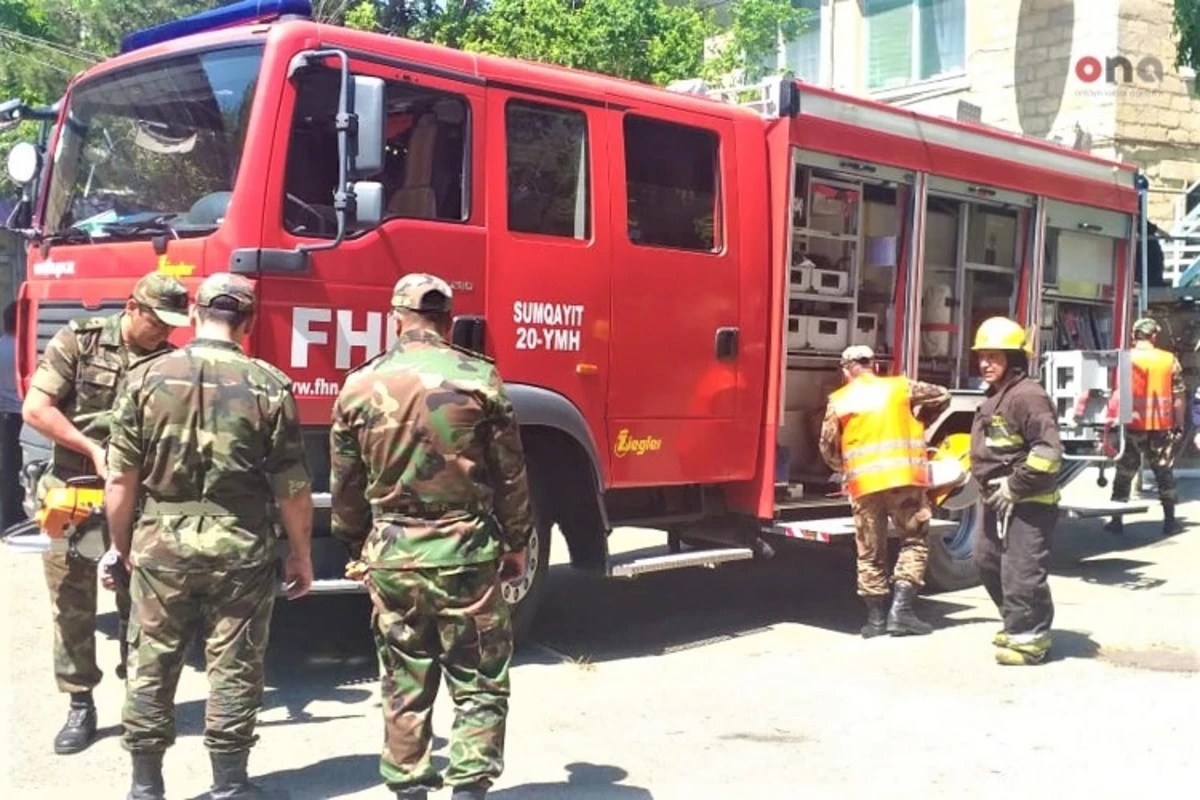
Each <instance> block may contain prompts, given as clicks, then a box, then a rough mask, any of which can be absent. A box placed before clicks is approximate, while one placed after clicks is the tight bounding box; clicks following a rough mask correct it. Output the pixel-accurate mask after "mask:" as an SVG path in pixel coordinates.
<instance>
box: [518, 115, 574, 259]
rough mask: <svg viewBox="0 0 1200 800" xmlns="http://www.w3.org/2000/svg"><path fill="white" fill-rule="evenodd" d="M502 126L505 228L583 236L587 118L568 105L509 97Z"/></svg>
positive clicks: (566, 235) (524, 231)
mask: <svg viewBox="0 0 1200 800" xmlns="http://www.w3.org/2000/svg"><path fill="white" fill-rule="evenodd" d="M504 124H505V139H506V141H507V150H508V160H507V172H508V229H509V230H510V231H516V232H520V233H540V234H545V235H547V236H563V237H567V238H571V239H588V238H589V237H590V236H591V233H592V226H591V208H590V202H589V200H590V198H589V184H588V159H589V153H588V135H587V116H586V115H585V114H584V113H583V112H581V111H578V110H576V109H573V108H564V107H562V106H552V105H545V104H542V103H530V102H527V101H524V100H510V101H509V102H508V105H506V106H505V109H504Z"/></svg>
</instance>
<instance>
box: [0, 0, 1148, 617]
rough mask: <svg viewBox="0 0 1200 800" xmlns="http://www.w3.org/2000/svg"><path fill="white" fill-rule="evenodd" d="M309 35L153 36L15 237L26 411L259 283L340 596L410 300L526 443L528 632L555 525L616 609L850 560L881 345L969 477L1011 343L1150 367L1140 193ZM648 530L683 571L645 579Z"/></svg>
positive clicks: (1019, 147) (850, 106)
mask: <svg viewBox="0 0 1200 800" xmlns="http://www.w3.org/2000/svg"><path fill="white" fill-rule="evenodd" d="M307 5H308V4H307V2H305V1H304V0H276V1H275V2H248V3H237V4H234V5H233V6H227V7H225V8H223V9H218V10H217V11H214V12H206V13H205V14H202V15H197V16H196V17H192V18H189V19H188V20H181V21H179V22H178V23H171V25H168V26H161V27H160V28H156V29H151V30H149V31H142V32H139V33H138V34H133V35H131V36H130V37H127V39H126V42H125V46H124V47H123V52H122V54H120V55H118V56H117V57H115V58H112V59H110V60H108V61H105V62H103V63H102V64H100V65H97V66H96V67H93V68H92V69H90V70H89V71H88V72H86V73H84V74H82V75H80V76H78V77H77V78H76V79H75V80H73V81H72V83H71V86H70V88H69V90H68V92H67V94H66V96H65V97H64V98H63V101H62V103H61V112H60V115H59V119H58V123H57V125H56V126H55V128H54V130H53V133H52V135H51V137H50V140H49V143H48V147H47V148H46V149H45V151H44V152H42V151H37V150H36V148H35V150H34V151H33V152H32V153H31V152H30V151H23V152H24V153H25V155H24V156H23V157H24V158H26V159H33V160H34V161H36V162H37V166H38V168H39V169H38V170H37V171H38V173H39V177H38V178H37V179H36V180H34V181H31V184H30V185H31V186H33V187H35V188H36V191H31V192H29V193H28V199H29V202H28V203H27V204H26V206H25V211H26V213H25V215H24V218H22V217H21V214H18V215H16V217H15V223H14V224H15V227H18V228H21V229H23V230H25V231H26V233H27V235H28V236H29V237H30V239H31V241H32V244H31V247H30V255H29V260H28V261H29V266H28V279H27V281H26V282H25V283H24V285H23V286H22V289H21V295H20V312H19V331H20V347H19V351H20V353H19V358H18V361H19V363H18V371H19V373H20V377H21V380H22V382H23V385H24V386H26V387H27V385H28V380H29V376H30V375H31V373H32V371H33V368H34V366H35V363H36V360H37V358H38V357H39V355H40V353H41V351H42V349H43V348H44V346H45V344H46V342H47V341H48V340H49V338H50V337H51V336H52V335H53V334H54V333H55V331H56V330H57V329H58V327H59V326H61V325H62V324H64V323H66V322H67V321H68V320H70V319H72V318H74V317H77V316H80V315H84V314H93V313H97V312H101V311H105V310H113V309H119V308H120V307H121V305H122V304H123V302H124V300H125V298H126V296H127V294H128V291H129V288H130V287H131V286H132V284H133V282H134V281H135V280H136V279H137V278H138V277H140V276H141V275H142V274H144V273H145V272H147V271H149V270H154V269H157V270H161V271H164V272H170V273H171V274H174V275H176V276H178V277H180V278H181V279H182V280H183V281H184V282H185V283H186V284H188V285H189V287H191V288H194V287H195V285H196V284H197V283H198V282H199V281H200V280H201V279H202V278H203V277H204V276H205V275H207V274H211V273H213V272H218V271H223V270H230V271H233V272H237V273H241V274H243V275H246V276H247V277H249V278H251V279H253V280H254V281H255V282H256V283H257V291H258V293H259V296H260V298H261V308H260V310H259V313H258V315H257V323H256V328H255V330H254V332H253V334H252V336H251V338H250V339H249V340H248V342H247V343H246V347H247V350H248V351H249V352H251V353H252V354H253V355H255V356H257V357H260V358H265V359H267V360H268V361H271V362H273V363H274V364H276V365H278V366H279V367H280V368H282V369H283V370H284V371H286V372H287V373H288V374H289V375H290V376H291V377H292V379H293V381H294V385H293V388H294V392H295V395H296V397H297V401H298V404H299V407H300V413H301V416H302V419H303V422H304V425H305V433H304V436H305V443H306V446H307V450H308V452H309V454H310V457H311V466H312V469H313V475H314V480H315V490H316V491H317V492H318V493H319V494H318V498H319V505H322V506H324V509H323V510H322V511H321V512H319V513H321V514H322V515H323V519H324V522H325V524H324V525H323V526H322V525H321V524H320V521H319V524H318V531H319V534H318V541H317V548H316V557H317V561H318V563H317V572H318V578H319V579H320V580H319V582H318V585H317V587H316V588H317V589H318V590H325V591H350V590H355V589H357V588H358V585H357V584H355V583H353V582H350V581H346V580H344V579H343V578H342V570H343V567H344V563H345V559H346V553H345V550H344V549H343V548H342V547H341V546H340V545H339V544H338V543H337V542H336V540H334V539H332V538H331V537H329V536H328V535H322V533H324V534H327V530H328V524H327V523H328V464H329V457H328V423H329V412H330V408H331V404H332V402H333V399H334V397H335V396H336V395H337V392H338V390H339V387H340V385H341V380H342V377H343V376H344V375H345V373H346V371H347V370H348V369H350V368H352V367H353V366H355V365H357V364H359V363H361V362H362V361H364V360H365V359H367V358H370V357H372V356H373V355H375V354H377V353H378V352H380V351H381V349H383V348H385V347H387V346H388V344H389V343H390V341H391V339H392V337H393V336H394V332H393V331H392V329H391V327H392V322H391V320H390V319H389V317H388V314H387V309H388V299H389V290H390V287H391V286H392V284H393V283H394V282H395V280H396V279H397V278H398V277H399V276H400V275H402V274H404V273H407V272H411V271H429V272H434V273H437V274H439V275H440V276H442V277H444V278H445V279H446V280H447V281H449V282H450V283H451V285H452V287H453V289H454V291H455V311H454V313H455V320H454V328H453V338H454V340H455V341H456V342H457V343H459V344H460V345H463V346H466V347H469V348H472V349H474V350H477V351H479V352H481V353H483V354H485V355H487V356H488V357H490V358H493V359H495V361H496V363H497V365H498V367H499V369H500V371H501V374H502V375H503V376H504V378H505V380H506V386H507V391H508V393H509V396H510V397H511V399H512V401H513V403H514V405H515V407H516V409H517V413H518V416H519V419H520V422H521V426H522V434H523V440H524V443H525V447H526V451H527V458H528V469H529V477H530V481H531V487H532V493H533V499H534V504H535V516H536V520H537V534H538V536H537V539H536V541H535V543H534V545H533V547H532V552H531V558H530V560H529V564H530V568H529V571H528V573H527V574H526V576H524V577H523V578H522V579H520V580H519V581H515V582H512V583H510V584H507V585H506V587H505V590H506V596H507V597H509V599H510V601H511V602H513V603H515V604H517V611H518V616H519V619H520V627H521V629H522V630H523V629H524V628H525V627H527V625H528V624H529V620H530V619H531V618H532V614H533V611H534V609H535V608H536V605H537V602H538V599H539V596H540V594H541V592H542V589H543V587H544V577H545V573H546V571H547V567H548V558H549V547H550V539H551V531H552V530H553V529H554V527H555V526H557V528H558V530H559V531H560V532H561V534H562V536H563V538H564V539H565V541H566V543H567V546H568V548H569V550H570V559H571V562H572V564H573V565H574V566H575V567H578V568H585V569H593V570H598V571H602V572H604V573H605V574H608V575H612V576H634V575H638V574H641V573H644V572H651V571H656V570H661V569H670V568H678V567H685V566H695V565H711V564H716V563H720V562H722V561H731V560H741V559H750V558H756V557H764V556H768V555H770V554H771V553H773V552H774V551H775V550H777V549H780V548H781V547H787V546H789V545H790V544H793V543H795V542H797V541H800V540H803V541H808V542H824V543H829V542H838V541H842V542H849V541H852V540H853V535H852V534H853V528H852V525H851V522H850V517H849V511H848V505H847V503H846V500H845V498H844V496H841V495H839V494H838V486H837V485H836V484H835V483H834V482H833V481H832V477H831V475H830V474H829V470H828V469H826V468H825V466H824V465H823V464H822V462H821V459H820V457H819V455H818V451H817V446H816V442H817V434H818V431H819V427H820V421H821V417H822V415H823V412H824V408H825V405H826V399H827V397H828V394H829V392H830V391H832V390H833V389H834V388H835V387H836V386H837V385H838V383H839V380H840V376H839V375H840V374H839V367H838V363H839V362H838V357H839V354H840V352H841V350H842V349H843V348H844V347H846V346H847V345H849V344H853V343H860V344H867V345H870V346H871V347H872V348H873V349H874V351H875V353H876V355H877V359H878V364H877V366H878V370H879V371H880V372H882V373H888V374H907V375H910V376H913V377H917V378H920V379H922V380H928V381H933V382H937V383H941V384H944V385H946V386H949V387H950V388H952V389H953V390H954V392H955V401H954V404H953V406H952V408H951V409H950V411H948V412H947V413H946V414H945V415H943V417H942V418H941V419H940V420H938V421H937V423H935V424H934V425H932V426H931V427H930V428H929V437H930V443H931V445H932V446H938V445H940V444H942V443H943V442H945V441H947V439H948V437H950V436H952V435H953V434H962V433H965V432H966V431H968V430H969V425H970V420H971V416H972V414H973V411H974V408H975V406H976V405H977V404H978V402H979V398H980V396H981V390H982V386H981V384H980V382H979V379H978V374H977V371H976V368H975V365H974V362H973V360H972V359H971V358H970V354H969V347H970V342H971V336H972V335H973V332H974V330H975V328H976V327H977V326H978V324H979V323H980V321H982V320H983V319H985V318H986V317H988V316H992V315H997V314H1000V315H1006V316H1012V317H1013V318H1015V319H1018V320H1020V321H1022V322H1023V323H1024V324H1027V325H1029V326H1030V327H1031V328H1032V329H1035V330H1036V331H1037V337H1036V338H1037V343H1038V347H1039V349H1040V350H1043V351H1044V350H1047V349H1065V350H1109V349H1116V348H1120V347H1121V346H1122V345H1123V343H1124V341H1125V331H1126V329H1127V328H1128V325H1129V322H1130V309H1131V305H1130V304H1131V297H1132V286H1133V284H1132V276H1133V263H1134V261H1133V259H1134V250H1133V248H1132V246H1131V245H1132V242H1133V237H1134V232H1135V229H1134V222H1135V220H1136V218H1137V213H1138V202H1139V198H1138V189H1137V186H1136V174H1135V171H1134V170H1133V168H1131V167H1129V166H1127V165H1123V164H1120V163H1113V162H1109V161H1104V160H1102V159H1099V158H1095V157H1092V156H1089V155H1086V154H1083V153H1079V152H1073V151H1070V150H1067V149H1065V148H1061V147H1057V146H1055V145H1052V144H1047V143H1045V142H1041V141H1033V140H1027V139H1022V138H1020V137H1016V136H1012V135H1009V134H1005V133H1002V132H999V131H997V130H994V129H990V128H986V127H982V126H978V125H971V124H964V123H959V122H954V121H951V120H946V119H940V118H934V117H930V116H923V115H920V114H916V113H913V112H911V111H907V110H904V109H900V108H895V107H890V106H886V105H882V104H878V103H874V102H871V101H868V100H864V99H861V98H856V97H850V96H845V95H841V94H838V93H835V92H831V91H827V90H824V89H820V88H816V87H812V86H808V85H805V84H802V83H799V82H795V81H791V80H784V79H775V80H773V81H769V82H767V83H766V84H764V85H762V86H761V87H758V88H757V89H756V90H755V93H753V95H752V96H750V97H740V98H733V100H742V101H743V102H735V101H731V100H730V98H728V97H722V96H714V95H719V94H720V93H707V92H706V93H702V94H696V93H689V92H680V91H666V90H662V89H658V88H654V87H650V86H644V85H640V84H635V83H631V82H627V81H622V80H617V79H613V78H606V77H601V76H598V75H591V74H586V73H582V72H578V71H572V70H567V69H560V68H556V67H552V66H546V65H541V64H532V63H527V62H523V61H518V60H514V59H504V58H496V57H490V56H483V55H476V54H472V53H466V52H460V51H455V50H451V49H447V48H443V47H437V46H433V45H427V44H423V43H419V42H414V41H409V40H405V39H400V38H395V37H388V36H382V35H377V34H371V33H364V32H360V31H353V30H348V29H344V28H338V27H333V26H329V25H317V24H315V23H313V22H312V21H311V20H309V19H306V18H305V17H306V16H307V13H308V12H307V8H306V7H307ZM251 9H253V11H251ZM239 14H240V16H239ZM178 337H179V338H178V340H177V341H178V343H183V342H184V341H186V339H187V338H188V332H187V331H180V332H178ZM28 444H29V447H30V451H29V455H30V457H34V456H35V455H36V454H37V452H38V450H37V448H38V447H44V443H39V442H37V441H36V437H32V436H31V437H30V440H29V442H28ZM43 452H44V451H43ZM1081 466H1082V462H1076V463H1074V464H1073V465H1072V468H1071V469H1067V470H1064V475H1063V479H1064V481H1066V480H1070V479H1071V478H1072V477H1074V476H1075V474H1077V472H1078V468H1080V467H1081ZM977 512H978V509H977V508H976V509H968V510H967V511H966V512H965V513H959V514H955V515H948V518H947V519H944V520H941V521H940V522H939V523H938V524H937V525H935V527H934V529H933V532H932V533H931V544H932V545H933V547H932V555H931V563H930V576H929V577H930V581H931V583H932V584H934V585H936V586H939V587H942V588H957V587H961V586H964V585H967V584H969V583H971V582H973V581H974V580H975V577H974V570H973V567H972V566H971V563H970V558H969V546H970V541H971V538H972V537H973V536H974V535H975V533H976V531H977V529H978V526H979V514H978V513H977ZM1106 513H1114V509H1111V508H1110V509H1107V510H1106ZM1115 513H1120V509H1116V510H1115ZM617 526H639V527H653V528H657V529H661V530H664V531H666V536H667V549H666V551H665V552H664V554H663V555H661V556H653V557H649V558H635V559H627V560H621V559H618V558H614V557H612V556H611V554H610V553H609V550H608V534H609V532H611V530H612V529H613V528H614V527H617ZM322 528H324V531H322V530H321V529H322Z"/></svg>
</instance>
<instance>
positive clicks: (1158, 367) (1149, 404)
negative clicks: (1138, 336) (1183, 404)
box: [1129, 346, 1175, 431]
mask: <svg viewBox="0 0 1200 800" xmlns="http://www.w3.org/2000/svg"><path fill="white" fill-rule="evenodd" d="M1174 367H1175V356H1174V355H1172V354H1171V353H1169V352H1167V351H1166V350H1159V349H1158V348H1157V347H1140V346H1139V347H1135V348H1134V349H1133V417H1132V419H1131V420H1130V423H1129V427H1130V428H1131V429H1132V430H1135V431H1169V430H1171V429H1172V428H1174V427H1175V398H1174V397H1173V393H1172V391H1171V388H1172V387H1171V383H1172V379H1173V377H1174Z"/></svg>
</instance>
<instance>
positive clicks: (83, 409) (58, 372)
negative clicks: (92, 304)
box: [29, 313, 175, 474]
mask: <svg viewBox="0 0 1200 800" xmlns="http://www.w3.org/2000/svg"><path fill="white" fill-rule="evenodd" d="M123 316H124V314H123V313H121V314H113V315H111V316H107V317H88V318H85V319H78V320H74V321H72V322H69V323H67V324H66V325H64V326H63V327H62V328H61V329H60V330H59V331H58V333H56V334H55V335H54V338H53V339H51V340H50V343H49V344H47V345H46V350H45V352H44V353H42V357H41V360H40V361H39V362H38V365H37V369H36V370H34V373H33V378H32V379H31V380H30V384H29V385H30V386H31V387H32V388H35V389H39V390H41V391H43V392H45V393H46V394H47V395H49V396H50V398H51V399H52V400H53V401H54V405H55V406H57V407H58V409H59V410H60V411H62V413H63V415H64V416H65V417H66V418H67V419H69V420H70V421H71V424H73V425H74V426H75V427H76V428H78V429H79V432H80V433H82V434H83V435H84V436H86V437H88V438H89V439H91V440H92V441H94V442H96V443H97V444H101V445H103V444H104V443H105V442H106V441H107V440H108V431H109V417H110V412H111V410H112V407H113V403H114V401H115V400H116V397H117V393H118V389H119V387H120V384H121V380H122V378H123V377H124V376H125V371H126V369H127V368H128V367H129V365H130V363H131V362H133V361H135V360H137V359H138V358H141V357H146V356H147V355H162V354H164V353H168V352H170V351H172V350H174V349H175V346H174V345H173V344H170V343H169V342H164V343H163V345H162V346H161V347H160V348H159V349H158V350H156V351H155V352H154V353H152V354H147V353H145V352H143V351H141V350H140V349H137V348H135V347H133V346H131V345H129V344H126V342H125V341H124V340H123V339H122V338H121V318H122V317H123ZM51 463H52V464H53V465H54V467H55V470H56V471H64V472H68V473H83V474H92V473H94V472H95V470H94V469H93V467H92V460H91V459H90V458H89V457H87V456H85V455H83V454H82V453H77V452H75V451H74V450H71V449H70V448H66V447H62V446H60V445H57V444H56V445H54V446H53V448H52V450H51Z"/></svg>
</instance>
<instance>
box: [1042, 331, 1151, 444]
mask: <svg viewBox="0 0 1200 800" xmlns="http://www.w3.org/2000/svg"><path fill="white" fill-rule="evenodd" d="M1121 356H1122V354H1120V353H1118V352H1116V351H1086V350H1066V351H1056V352H1050V353H1047V354H1046V357H1045V373H1044V382H1045V384H1046V392H1047V394H1049V395H1050V402H1051V404H1052V405H1053V406H1054V412H1055V415H1056V417H1057V418H1058V425H1059V430H1060V434H1059V435H1060V437H1061V438H1062V440H1063V441H1064V442H1069V441H1096V440H1098V439H1100V438H1101V437H1102V436H1103V433H1104V429H1105V427H1106V426H1110V425H1112V424H1124V423H1127V422H1128V421H1129V420H1128V416H1129V412H1128V409H1129V408H1130V403H1129V402H1128V401H1127V400H1126V399H1125V398H1121V402H1120V403H1119V405H1118V404H1117V403H1114V402H1113V401H1114V395H1115V393H1117V392H1118V391H1120V386H1119V380H1120V379H1119V375H1124V374H1127V373H1129V372H1130V369H1129V366H1128V363H1127V362H1128V357H1127V354H1126V357H1125V358H1122V357H1121ZM1125 385H1126V387H1128V385H1129V381H1128V380H1127V381H1125ZM1123 394H1125V395H1128V394H1129V389H1128V388H1126V389H1125V390H1124V392H1123ZM1117 416H1120V417H1122V419H1120V421H1119V422H1118V421H1117V419H1116V417H1117Z"/></svg>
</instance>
